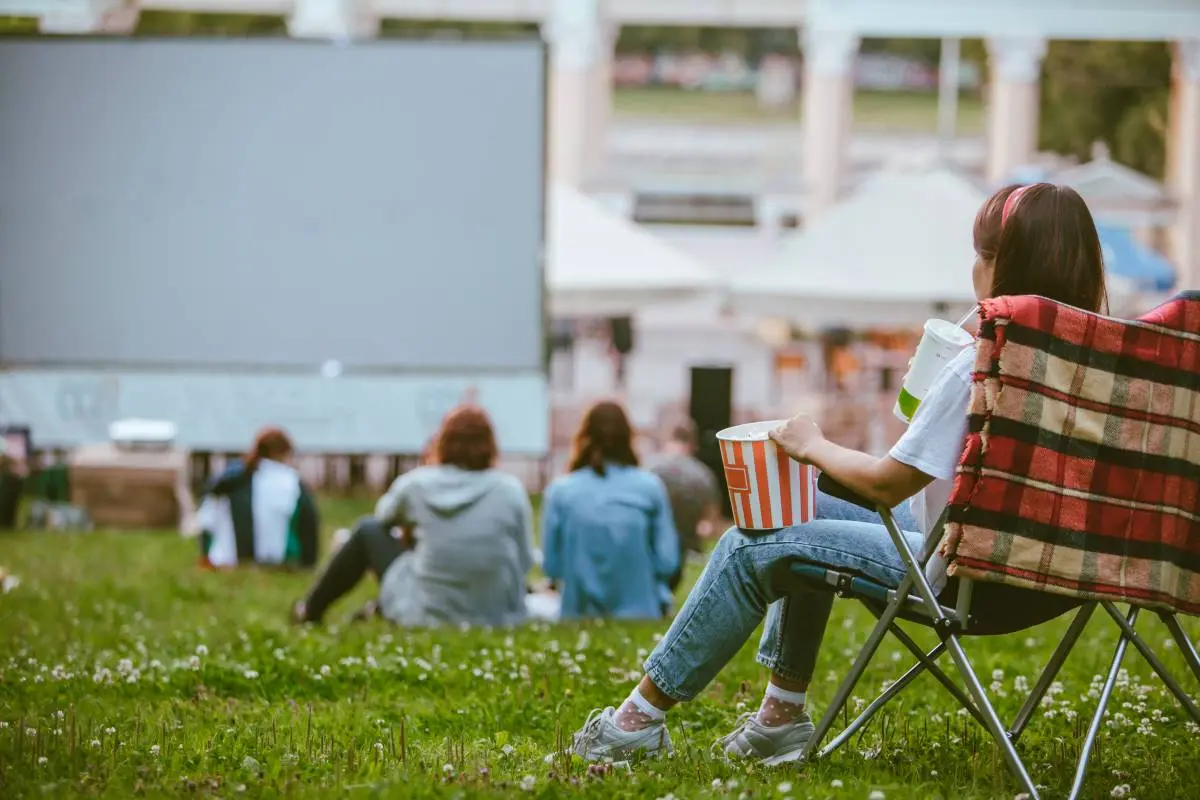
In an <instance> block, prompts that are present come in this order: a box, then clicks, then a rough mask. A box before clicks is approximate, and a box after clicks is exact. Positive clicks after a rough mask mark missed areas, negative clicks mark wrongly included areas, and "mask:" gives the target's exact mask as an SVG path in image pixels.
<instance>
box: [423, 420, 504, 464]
mask: <svg viewBox="0 0 1200 800" xmlns="http://www.w3.org/2000/svg"><path fill="white" fill-rule="evenodd" d="M496 456H497V450H496V434H495V433H494V432H493V431H492V421H491V419H489V418H488V415H487V412H486V411H484V410H483V409H482V408H480V407H479V406H474V405H461V406H458V407H457V408H454V409H452V410H451V411H450V413H449V414H447V415H446V418H445V419H443V420H442V427H441V428H440V429H439V430H438V433H437V439H436V441H435V442H434V443H433V459H434V461H436V463H438V464H448V465H450V466H453V467H458V468H459V469H465V470H469V471H471V472H479V471H480V470H485V469H488V468H489V467H491V466H493V465H495V463H496Z"/></svg>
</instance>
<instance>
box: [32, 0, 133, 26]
mask: <svg viewBox="0 0 1200 800" xmlns="http://www.w3.org/2000/svg"><path fill="white" fill-rule="evenodd" d="M137 23H138V7H137V3H136V2H133V0H59V2H58V3H57V4H56V5H55V6H54V9H53V10H52V11H47V12H46V13H44V14H42V17H41V19H40V20H39V21H38V28H39V30H40V31H41V32H42V33H57V34H95V33H115V34H125V33H132V32H133V29H134V28H136V27H137Z"/></svg>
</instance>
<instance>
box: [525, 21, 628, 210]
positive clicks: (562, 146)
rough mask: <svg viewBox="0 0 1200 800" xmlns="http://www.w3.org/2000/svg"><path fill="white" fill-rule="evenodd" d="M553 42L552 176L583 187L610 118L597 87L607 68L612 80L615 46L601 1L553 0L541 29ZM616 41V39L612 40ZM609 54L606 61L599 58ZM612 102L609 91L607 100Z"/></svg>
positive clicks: (550, 123)
mask: <svg viewBox="0 0 1200 800" xmlns="http://www.w3.org/2000/svg"><path fill="white" fill-rule="evenodd" d="M543 36H544V37H545V38H546V41H547V42H549V43H550V76H549V81H550V87H549V89H550V91H549V95H548V96H549V104H550V107H549V109H548V112H549V114H548V116H549V131H548V132H547V133H548V136H549V141H548V142H547V147H548V149H549V168H550V178H551V180H554V181H557V182H560V183H565V184H567V185H569V186H575V187H579V186H582V185H583V183H584V182H585V181H586V180H587V179H588V178H589V177H590V173H591V170H592V168H593V166H594V165H595V163H596V161H597V159H598V158H599V156H598V153H600V152H602V151H601V149H600V148H603V146H604V145H603V144H600V145H597V144H595V141H596V140H597V139H600V140H601V141H602V142H603V140H604V133H603V131H602V130H598V129H597V126H598V125H600V124H602V122H603V121H604V120H605V119H606V118H607V113H608V112H607V110H605V111H604V113H603V115H602V114H601V113H600V112H599V111H598V110H597V108H598V107H600V106H603V101H602V100H601V99H600V97H599V95H600V94H601V92H600V89H599V86H600V84H601V83H602V82H603V78H602V77H601V76H602V75H603V74H604V73H605V71H607V73H608V75H609V78H608V81H609V83H610V84H611V74H612V73H611V69H612V68H611V54H612V47H611V46H609V45H608V43H607V42H606V38H611V36H610V35H609V34H608V33H607V32H606V29H605V26H604V24H603V20H602V17H601V14H600V1H599V0H554V5H553V8H552V10H551V13H550V18H549V19H548V20H547V22H546V25H545V28H544V30H543ZM613 44H615V40H614V41H613ZM605 52H607V53H608V59H607V60H608V62H609V63H608V66H605V65H604V64H602V63H601V62H602V61H604V60H605V59H604V58H603V57H602V54H603V53H605ZM608 105H609V107H611V96H610V97H609V100H608Z"/></svg>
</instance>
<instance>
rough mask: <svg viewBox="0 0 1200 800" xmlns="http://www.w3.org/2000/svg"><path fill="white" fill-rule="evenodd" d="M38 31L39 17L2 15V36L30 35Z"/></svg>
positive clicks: (0, 18)
mask: <svg viewBox="0 0 1200 800" xmlns="http://www.w3.org/2000/svg"><path fill="white" fill-rule="evenodd" d="M37 32H38V21H37V17H13V16H8V15H0V36H28V35H30V34H35V33H37Z"/></svg>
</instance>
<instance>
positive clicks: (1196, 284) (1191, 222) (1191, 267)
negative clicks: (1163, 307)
mask: <svg viewBox="0 0 1200 800" xmlns="http://www.w3.org/2000/svg"><path fill="white" fill-rule="evenodd" d="M1167 151H1168V175H1167V182H1168V184H1169V186H1170V187H1171V190H1172V192H1173V193H1174V195H1175V198H1176V200H1177V201H1178V202H1179V212H1178V217H1177V218H1176V221H1175V224H1174V226H1173V227H1172V229H1171V237H1170V238H1171V255H1172V257H1173V259H1174V261H1175V264H1176V267H1177V268H1178V269H1179V286H1180V288H1184V289H1200V39H1192V40H1189V41H1183V42H1179V43H1177V44H1176V49H1175V77H1174V81H1173V83H1172V87H1171V127H1170V139H1169V141H1168V142H1167Z"/></svg>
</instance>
